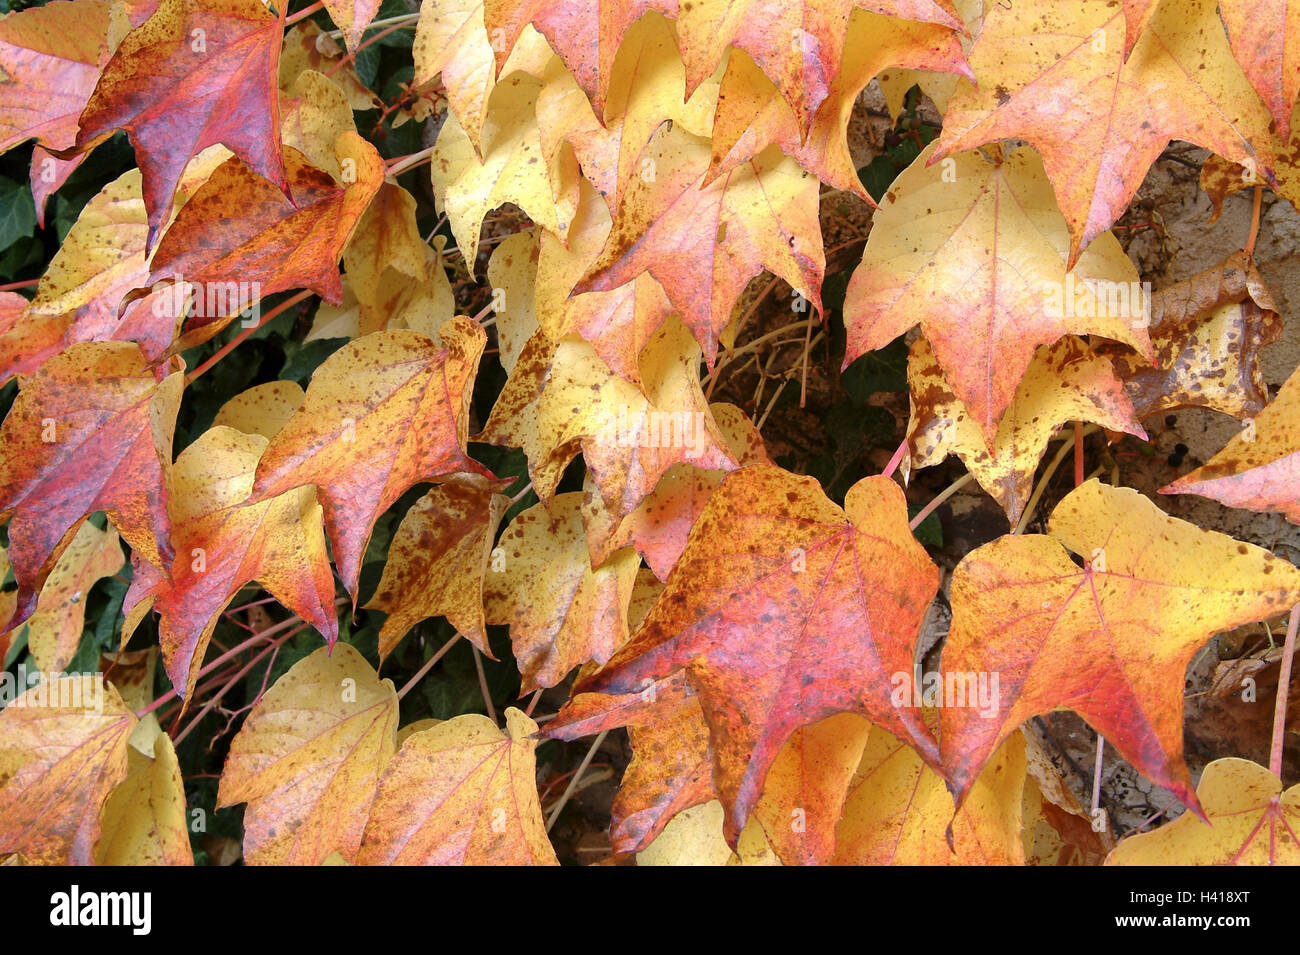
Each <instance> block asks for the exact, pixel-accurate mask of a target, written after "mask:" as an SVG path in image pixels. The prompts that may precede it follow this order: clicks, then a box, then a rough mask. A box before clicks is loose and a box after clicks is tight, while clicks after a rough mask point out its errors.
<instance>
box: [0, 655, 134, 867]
mask: <svg viewBox="0 0 1300 955" xmlns="http://www.w3.org/2000/svg"><path fill="white" fill-rule="evenodd" d="M135 725H136V718H135V716H134V715H133V714H132V713H131V711H130V710H129V709H127V707H126V704H125V703H123V702H122V698H121V697H120V696H119V695H118V693H117V690H115V689H113V686H112V684H110V683H105V682H104V681H103V678H102V676H101V675H99V674H94V675H83V676H73V677H63V678H62V679H58V680H48V681H46V682H44V683H42V684H41V685H39V686H36V687H33V688H32V689H30V690H28V691H27V692H26V693H24V694H22V695H21V696H19V697H18V698H17V699H16V700H14V701H13V702H11V703H10V704H9V705H8V706H6V707H5V708H4V709H3V710H0V853H10V852H21V853H22V855H23V857H24V858H25V859H26V860H27V862H28V863H29V864H35V865H91V864H92V863H93V861H94V851H95V843H96V842H98V841H99V836H100V831H101V830H100V810H101V809H102V808H103V806H104V802H105V800H107V799H108V797H109V794H110V793H111V792H112V791H113V788H114V787H115V786H117V784H118V783H120V782H121V781H122V780H123V779H125V778H126V774H127V748H128V747H127V737H129V736H130V735H131V730H132V729H134V728H135Z"/></svg>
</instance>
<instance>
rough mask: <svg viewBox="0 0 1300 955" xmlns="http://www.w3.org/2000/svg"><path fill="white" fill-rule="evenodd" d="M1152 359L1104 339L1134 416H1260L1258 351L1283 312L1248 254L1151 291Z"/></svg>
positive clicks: (1278, 329) (1263, 388)
mask: <svg viewBox="0 0 1300 955" xmlns="http://www.w3.org/2000/svg"><path fill="white" fill-rule="evenodd" d="M1148 331H1149V333H1150V335H1151V345H1152V348H1153V349H1154V352H1155V361H1154V363H1153V364H1151V363H1148V362H1146V361H1144V360H1143V359H1142V357H1141V356H1140V355H1137V354H1135V353H1134V352H1132V351H1130V350H1128V349H1126V348H1123V347H1122V346H1117V345H1108V344H1103V345H1101V346H1100V347H1099V348H1098V352H1099V353H1100V354H1102V355H1105V356H1106V357H1108V358H1109V359H1110V360H1111V361H1112V362H1113V363H1114V365H1115V371H1116V372H1117V373H1118V374H1119V376H1120V377H1121V378H1123V379H1124V385H1125V387H1126V388H1127V390H1128V393H1129V396H1130V397H1131V398H1132V399H1133V404H1134V409H1135V412H1136V414H1137V417H1138V418H1146V417H1147V416H1149V415H1153V414H1156V413H1158V412H1161V411H1171V410H1175V409H1178V408H1213V409H1214V410H1215V411H1221V412H1223V413H1224V414H1229V415H1232V416H1233V417H1235V418H1244V417H1246V416H1248V415H1257V414H1259V413H1260V411H1262V410H1263V408H1264V405H1265V403H1266V402H1267V400H1268V387H1267V385H1266V384H1265V383H1264V375H1263V372H1262V371H1261V370H1260V367H1259V351H1260V349H1261V348H1263V347H1264V346H1265V345H1271V344H1273V342H1275V341H1277V340H1278V339H1279V338H1281V337H1282V316H1281V315H1280V314H1278V311H1277V306H1275V305H1274V304H1273V298H1272V296H1271V295H1270V294H1269V291H1268V287H1267V286H1266V285H1265V284H1264V280H1263V277H1262V276H1260V274H1259V271H1258V269H1256V268H1255V264H1254V263H1253V262H1252V261H1251V260H1250V256H1248V255H1247V254H1246V253H1245V252H1234V253H1233V254H1232V255H1230V256H1228V257H1227V258H1226V259H1224V260H1223V261H1222V262H1220V263H1218V264H1217V265H1214V266H1211V267H1210V268H1208V269H1206V270H1205V271H1203V272H1198V273H1197V274H1196V275H1193V276H1191V277H1190V278H1187V279H1184V280H1183V281H1181V282H1178V283H1177V284H1175V285H1171V286H1169V287H1168V288H1164V289H1161V290H1160V291H1159V292H1156V293H1155V294H1154V295H1152V296H1151V324H1150V328H1149V329H1148Z"/></svg>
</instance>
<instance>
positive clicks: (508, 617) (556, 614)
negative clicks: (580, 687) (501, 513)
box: [483, 492, 639, 693]
mask: <svg viewBox="0 0 1300 955" xmlns="http://www.w3.org/2000/svg"><path fill="white" fill-rule="evenodd" d="M581 503H582V495H581V494H579V493H577V492H570V493H568V494H558V495H556V496H555V498H554V500H552V501H551V504H550V508H549V510H548V509H547V507H545V506H544V505H541V504H538V505H536V506H534V507H530V508H529V509H528V510H526V511H524V512H523V513H521V514H520V515H519V516H518V517H516V518H515V519H514V520H513V521H511V522H510V526H509V527H507V528H506V529H505V532H504V533H503V534H502V535H501V540H500V541H499V542H498V545H497V546H498V547H499V548H500V553H499V556H496V557H494V558H493V561H492V565H491V570H490V571H489V572H488V574H487V577H486V578H485V579H484V582H483V602H484V605H485V607H486V611H487V616H486V619H487V622H488V623H490V624H509V625H510V643H511V645H512V647H513V649H514V655H515V660H516V662H517V663H518V665H519V673H520V676H521V677H522V678H523V692H525V693H527V692H529V691H531V690H535V689H537V688H538V687H543V686H555V685H556V684H557V683H559V682H560V681H561V680H563V679H564V678H565V677H566V676H567V675H568V674H569V671H570V670H572V669H573V668H574V667H576V666H580V665H582V664H583V663H586V662H588V661H590V660H595V661H596V662H597V663H604V662H605V661H606V660H608V659H609V658H610V656H611V654H613V652H614V651H615V650H617V649H618V648H619V647H620V646H622V645H623V644H624V643H626V642H627V637H628V617H627V614H628V603H629V601H630V600H631V597H632V587H633V584H634V583H635V581H636V570H637V564H638V563H639V561H638V560H637V556H636V554H635V553H634V552H633V551H632V549H631V548H627V549H624V550H622V551H619V552H617V553H615V554H613V555H612V556H611V557H610V558H609V560H607V561H606V562H604V563H603V564H601V565H599V566H596V567H593V566H592V564H591V559H590V556H589V555H588V552H587V541H586V539H585V537H584V536H583V533H582V513H581V511H580V510H579V508H580V505H581Z"/></svg>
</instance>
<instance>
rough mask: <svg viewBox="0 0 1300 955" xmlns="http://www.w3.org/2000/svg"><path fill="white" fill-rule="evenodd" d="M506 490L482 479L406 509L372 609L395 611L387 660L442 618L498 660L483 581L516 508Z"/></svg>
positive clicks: (465, 480) (387, 629)
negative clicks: (428, 622)
mask: <svg viewBox="0 0 1300 955" xmlns="http://www.w3.org/2000/svg"><path fill="white" fill-rule="evenodd" d="M498 490H499V488H498V487H497V486H496V485H494V484H492V483H491V482H490V481H488V480H486V479H485V478H483V477H481V476H479V475H466V476H464V477H458V478H453V479H452V480H449V481H447V482H446V483H445V484H442V485H440V486H438V487H435V488H434V489H433V490H432V491H430V492H429V493H428V494H426V495H424V497H422V498H420V499H419V500H418V501H416V502H415V504H414V505H412V507H411V509H410V510H409V511H407V512H406V516H405V517H403V518H402V523H401V524H399V525H398V528H397V533H396V534H394V535H393V541H392V543H391V544H389V545H388V559H387V561H386V562H385V563H384V574H383V577H382V578H381V579H380V581H379V586H378V587H377V588H376V589H375V595H374V596H373V597H371V598H370V602H369V603H368V604H366V609H375V610H382V611H383V612H384V613H386V614H388V619H387V620H385V621H384V625H383V627H382V628H380V631H379V656H380V659H382V658H384V657H386V656H387V655H388V654H389V653H391V652H392V651H393V648H394V647H396V646H397V644H398V642H399V641H400V640H401V639H402V637H404V636H406V634H407V633H408V632H409V631H410V629H411V628H412V627H413V626H415V625H416V624H417V623H419V622H420V621H421V620H424V619H426V618H428V617H439V616H445V617H446V618H447V622H448V623H450V624H451V625H452V626H453V627H455V628H456V632H457V633H460V634H462V635H463V636H464V637H465V638H466V639H468V640H469V641H470V642H471V643H473V644H474V646H476V647H478V648H479V650H481V651H482V652H483V653H485V654H487V656H488V657H491V658H492V659H496V658H495V657H494V656H493V655H492V648H491V647H490V646H489V644H488V635H487V625H486V623H485V622H484V615H483V578H484V575H486V574H487V572H488V561H489V560H490V558H491V555H492V544H493V540H494V539H495V537H496V531H497V525H498V524H499V523H500V522H501V518H502V516H503V515H504V514H505V512H506V509H507V508H508V507H509V505H510V499H509V498H507V497H505V496H504V495H502V494H499V493H497V492H498ZM553 583H554V581H548V584H553Z"/></svg>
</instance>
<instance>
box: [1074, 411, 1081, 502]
mask: <svg viewBox="0 0 1300 955" xmlns="http://www.w3.org/2000/svg"><path fill="white" fill-rule="evenodd" d="M1082 483H1083V422H1082V421H1076V422H1075V423H1074V486H1075V487H1078V486H1079V485H1080V484H1082Z"/></svg>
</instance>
